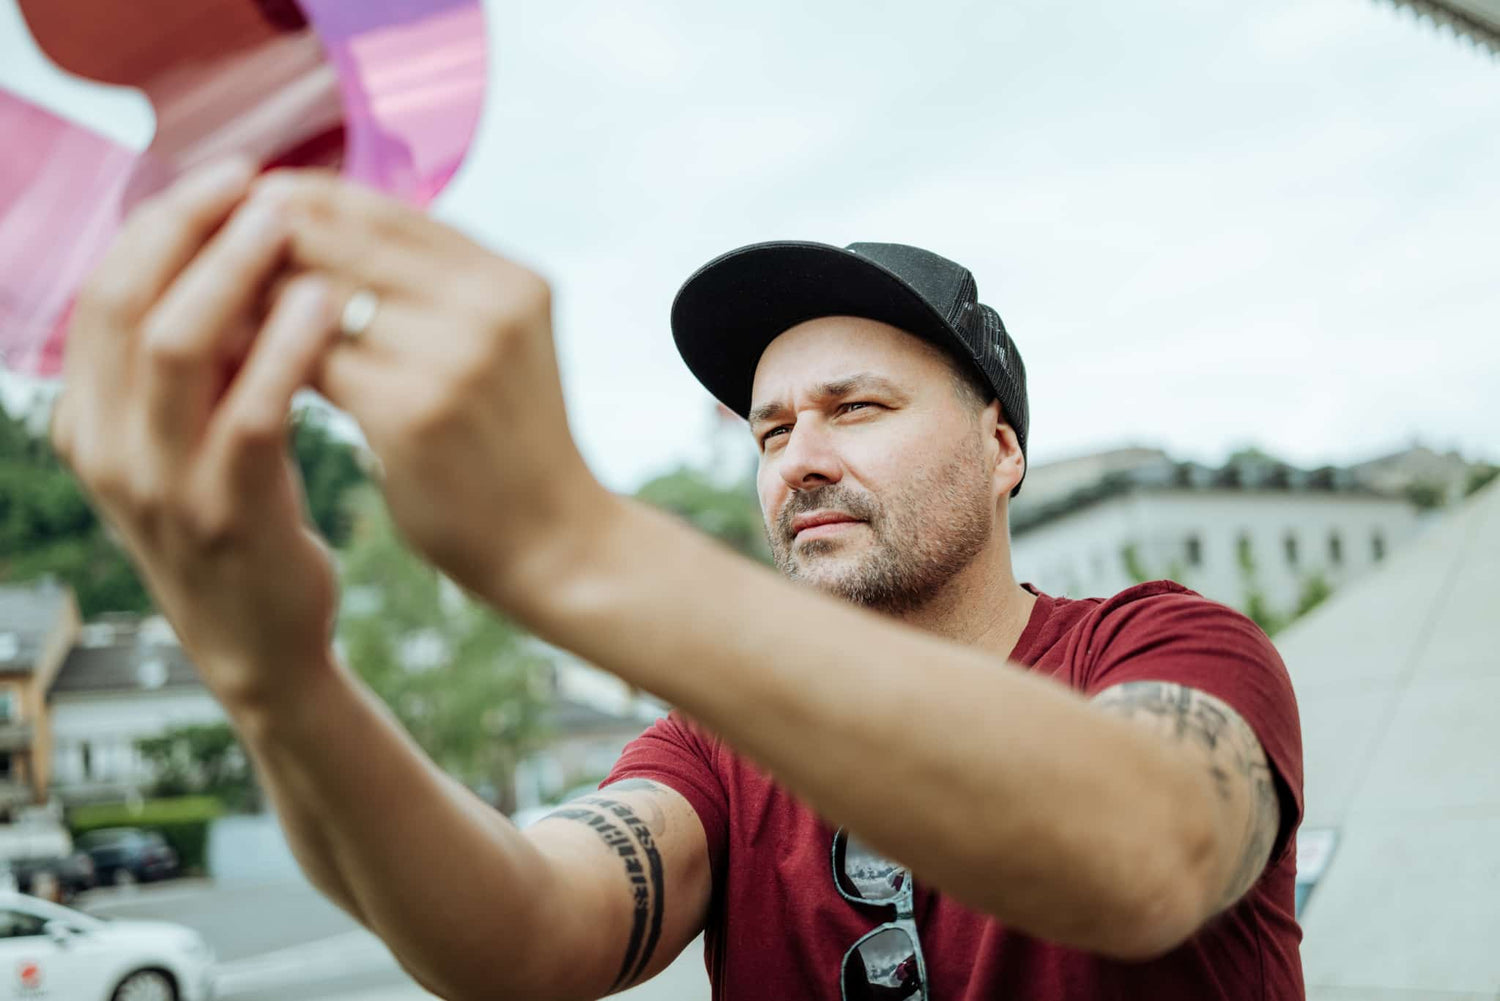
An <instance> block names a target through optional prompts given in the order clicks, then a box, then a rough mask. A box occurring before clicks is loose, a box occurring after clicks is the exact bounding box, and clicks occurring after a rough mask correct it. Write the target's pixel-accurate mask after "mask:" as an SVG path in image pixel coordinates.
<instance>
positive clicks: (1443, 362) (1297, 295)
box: [0, 0, 1500, 489]
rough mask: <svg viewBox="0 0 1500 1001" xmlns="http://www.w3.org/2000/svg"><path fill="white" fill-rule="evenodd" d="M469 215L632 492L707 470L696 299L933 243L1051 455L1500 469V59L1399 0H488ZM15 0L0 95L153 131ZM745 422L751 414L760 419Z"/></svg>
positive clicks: (1037, 453)
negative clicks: (745, 279) (1427, 456)
mask: <svg viewBox="0 0 1500 1001" xmlns="http://www.w3.org/2000/svg"><path fill="white" fill-rule="evenodd" d="M486 6H487V10H488V14H489V22H490V36H491V41H492V74H491V81H490V89H489V95H488V100H487V104H486V108H485V112H484V115H483V119H482V123H481V128H480V131H479V134H478V136H477V138H476V142H475V145H474V148H473V150H472V151H471V153H470V156H469V158H468V161H467V162H466V164H465V166H464V168H463V169H462V170H461V171H460V174H459V176H458V177H457V178H456V179H455V181H454V183H453V184H452V185H451V186H450V187H449V188H448V190H447V191H445V192H444V193H443V195H442V196H440V198H439V200H438V202H437V204H436V205H435V207H434V212H435V214H436V215H437V216H438V217H440V218H441V219H443V220H445V221H447V222H449V223H451V224H453V225H455V226H457V227H459V228H461V229H463V230H465V231H466V232H468V233H470V234H471V235H473V236H475V237H477V238H478V239H480V240H481V241H482V242H484V243H485V244H486V245H487V246H489V247H491V248H493V249H494V250H495V251H496V252H498V253H501V254H504V255H506V256H508V257H512V258H514V259H516V260H519V261H522V262H524V263H526V264H528V265H530V266H532V267H534V268H536V269H537V270H538V271H540V272H541V273H542V274H543V275H545V276H546V277H547V278H548V279H549V280H550V281H551V283H552V285H553V289H554V295H555V301H556V327H557V340H558V351H559V357H560V361H561V365H562V370H563V378H564V389H565V393H566V396H567V399H568V404H569V411H570V419H571V421H572V424H573V430H574V433H575V436H576V437H577V439H578V440H579V443H580V445H581V447H582V450H583V452H584V455H585V456H586V458H588V460H589V462H590V463H591V465H592V466H593V467H594V469H595V471H596V472H597V473H598V474H599V476H600V477H601V479H603V480H604V482H605V483H606V484H607V485H609V486H611V487H614V488H616V489H632V488H634V487H635V486H637V485H638V484H639V483H641V482H642V481H643V480H645V479H647V478H649V477H650V476H651V475H653V474H655V473H659V472H662V471H665V470H667V469H670V468H672V467H673V466H675V465H677V464H679V463H682V462H703V461H705V460H706V459H707V457H708V451H709V449H710V448H711V445H710V442H711V441H712V440H715V439H714V438H713V437H712V436H711V434H712V432H713V430H714V429H715V426H716V418H715V416H714V408H713V406H712V402H711V400H710V399H709V397H708V396H707V394H706V393H705V392H704V391H703V390H702V389H701V388H700V387H699V386H698V385H697V383H696V382H695V381H694V380H693V378H692V376H691V375H690V374H689V373H688V371H687V370H686V368H685V367H684V366H683V365H682V362H681V361H680V359H679V358H678V357H677V354H676V351H675V348H674V347H673V345H672V341H671V335H670V331H669V327H668V311H669V309H670V305H671V301H672V297H673V295H674V294H675V292H676V290H677V288H678V287H679V285H680V284H681V283H682V281H683V280H684V279H685V278H686V277H687V276H688V275H689V274H690V273H691V272H692V271H693V270H694V269H695V268H697V267H698V266H699V265H700V264H702V263H704V262H706V261H707V260H709V259H711V258H712V257H715V256H717V255H718V254H720V253H722V252H723V251H725V250H728V249H731V248H733V247H735V246H739V245H741V244H745V243H750V242H755V241H760V240H768V239H807V240H818V241H822V242H826V243H834V244H845V243H849V242H853V241H889V242H902V243H913V244H917V245H920V246H924V247H927V248H928V249H930V250H933V251H936V252H938V253H940V254H943V255H944V256H947V257H949V258H951V259H953V260H956V261H958V262H960V263H962V264H963V265H964V266H966V267H968V268H969V269H970V270H971V271H972V272H973V273H974V275H975V277H976V279H977V281H978V285H979V292H980V297H981V299H983V300H984V301H985V302H987V303H989V304H990V305H992V306H994V307H995V308H996V309H997V310H998V311H999V313H1000V315H1001V316H1002V317H1003V318H1004V320H1005V323H1006V326H1007V327H1008V329H1009V330H1010V332H1011V334H1012V336H1013V337H1014V338H1015V340H1016V343H1017V345H1018V346H1019V348H1020V350H1021V353H1022V356H1023V358H1024V359H1025V362H1026V366H1027V370H1028V375H1029V381H1030V396H1031V447H1030V451H1031V461H1032V462H1033V464H1037V463H1043V462H1047V461H1049V460H1052V459H1059V458H1065V457H1070V456H1074V455H1079V454H1082V453H1085V452H1089V451H1093V450H1097V449H1102V448H1109V447H1114V446H1119V445H1124V444H1145V445H1155V446H1160V447H1164V448H1167V449H1169V450H1170V451H1172V452H1173V453H1174V454H1176V455H1178V456H1179V457H1182V458H1191V459H1196V460H1199V461H1205V462H1216V461H1220V460H1222V459H1223V458H1224V457H1225V456H1226V455H1227V454H1228V453H1229V452H1231V451H1233V450H1235V449H1237V448H1240V447H1244V446H1247V445H1252V444H1253V445H1257V446H1259V447H1261V448H1263V449H1265V450H1267V451H1269V452H1272V453H1274V454H1277V455H1280V456H1283V457H1284V458H1287V459H1289V460H1291V461H1293V462H1297V463H1300V464H1305V465H1317V464H1323V463H1327V462H1332V463H1344V462H1350V461H1356V460H1359V459H1365V458H1369V457H1372V456H1374V455H1377V454H1381V453H1383V452H1387V451H1394V450H1396V449H1399V448H1403V447H1406V446H1407V445H1410V444H1412V443H1413V442H1414V441H1417V440H1420V441H1422V442H1423V443H1426V444H1428V445H1430V446H1432V447H1436V448H1440V449H1449V448H1457V449H1460V450H1462V451H1464V452H1465V453H1466V454H1468V455H1469V456H1471V457H1477V458H1488V459H1490V460H1492V461H1500V336H1497V335H1500V280H1497V275H1496V262H1500V197H1497V195H1500V190H1497V189H1500V59H1496V58H1494V57H1491V56H1489V55H1487V54H1485V53H1483V52H1482V51H1480V50H1478V49H1476V48H1474V47H1473V46H1471V45H1469V44H1468V43H1466V42H1463V41H1461V40H1458V39H1456V38H1455V37H1454V36H1453V35H1452V34H1451V33H1449V32H1447V31H1445V30H1441V29H1438V28H1436V27H1435V26H1433V25H1432V24H1431V23H1430V22H1425V21H1419V20H1417V19H1416V18H1415V17H1413V16H1412V15H1411V14H1410V13H1408V12H1405V11H1403V10H1400V9H1398V8H1396V7H1395V6H1393V5H1392V4H1391V3H1389V2H1388V0H1259V2H1257V3H1254V4H1250V3H1243V2H1241V3H1230V2H1227V0H1140V2H1132V3H1105V2H1102V0H1098V2H1094V3H1072V4H1057V3H1051V2H1046V0H1013V2H1009V3H1005V4H994V3H978V2H966V0H964V2H960V0H928V2H926V3H923V4H910V3H900V4H898V3H889V2H876V0H859V2H855V0H822V2H820V3H818V4H807V3H804V2H800V0H763V2H761V3H757V4H753V5H707V4H703V3H699V2H693V3H689V2H687V0H637V2H635V3H632V4H629V5H622V4H619V3H606V2H603V0H572V2H570V0H560V2H554V3H548V4H525V5H502V4H499V3H489V4H487V5H486ZM21 31H22V26H21V22H20V20H19V18H18V16H17V14H16V12H15V0H0V85H4V86H9V87H12V88H14V89H16V90H18V91H20V92H22V93H24V94H26V95H27V96H30V97H32V98H33V99H35V100H38V101H40V102H42V103H45V104H48V105H49V106H51V107H53V108H54V109H55V110H58V111H60V112H62V113H64V114H67V115H69V116H70V117H73V118H75V119H76V120H78V121H80V122H82V123H84V124H87V125H90V126H93V127H95V128H98V129H100V130H101V131H105V132H106V133H108V134H110V135H112V136H114V137H115V138H117V139H120V140H121V141H124V142H128V143H130V144H132V145H135V146H144V145H145V144H146V142H148V141H149V137H150V134H151V127H152V126H151V116H150V112H149V108H147V107H146V106H145V105H144V101H143V100H142V99H140V98H139V96H138V95H136V94H133V93H129V92H126V93H112V92H108V91H106V90H105V89H104V88H102V87H96V86H94V85H92V84H86V83H83V82H80V81H74V80H68V79H65V78H63V77H62V75H61V74H60V72H59V71H57V70H55V69H54V68H52V67H51V66H50V65H48V64H46V63H45V62H44V61H43V60H42V59H41V58H40V57H39V56H37V55H36V54H35V53H34V52H33V51H31V50H29V49H28V47H27V43H26V41H25V39H24V37H23V36H22V34H21ZM745 440H746V441H748V432H746V439H745Z"/></svg>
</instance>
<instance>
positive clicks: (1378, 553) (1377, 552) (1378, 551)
mask: <svg viewBox="0 0 1500 1001" xmlns="http://www.w3.org/2000/svg"><path fill="white" fill-rule="evenodd" d="M1370 554H1371V555H1372V556H1374V557H1375V562H1376V563H1379V562H1380V561H1381V560H1383V559H1385V535H1384V534H1383V533H1382V532H1381V531H1380V529H1378V528H1377V529H1375V532H1374V534H1373V535H1371V536H1370Z"/></svg>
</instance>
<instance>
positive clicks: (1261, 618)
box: [1235, 535, 1290, 636]
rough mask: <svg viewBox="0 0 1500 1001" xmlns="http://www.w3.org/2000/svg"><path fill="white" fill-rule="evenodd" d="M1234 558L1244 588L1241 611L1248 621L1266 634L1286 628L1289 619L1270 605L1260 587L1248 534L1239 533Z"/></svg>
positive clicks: (1273, 634)
mask: <svg viewBox="0 0 1500 1001" xmlns="http://www.w3.org/2000/svg"><path fill="white" fill-rule="evenodd" d="M1235 558H1236V559H1237V560H1238V562H1239V565H1240V580H1241V582H1242V583H1243V585H1244V589H1245V607H1244V609H1242V611H1244V613H1245V616H1246V617H1247V618H1249V619H1250V621H1252V622H1254V623H1255V624H1256V625H1257V626H1260V628H1261V630H1262V631H1264V632H1265V634H1266V635H1267V636H1275V635H1276V634H1277V633H1279V632H1280V631H1281V630H1282V629H1284V628H1286V625H1287V622H1288V621H1290V620H1289V619H1288V618H1287V617H1286V616H1285V615H1282V614H1281V613H1279V612H1277V611H1276V610H1275V609H1274V608H1272V607H1271V603H1270V601H1269V600H1268V599H1267V598H1266V593H1265V591H1263V590H1262V589H1261V586H1260V577H1259V575H1258V573H1257V572H1256V566H1255V550H1254V548H1253V547H1252V545H1251V542H1250V536H1248V535H1241V536H1240V537H1239V539H1237V540H1236V542H1235Z"/></svg>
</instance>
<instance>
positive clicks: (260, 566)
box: [52, 163, 336, 701]
mask: <svg viewBox="0 0 1500 1001" xmlns="http://www.w3.org/2000/svg"><path fill="white" fill-rule="evenodd" d="M252 176H253V171H252V169H251V167H250V166H249V165H248V164H241V163H229V164H224V165H220V166H218V167H217V168H208V169H207V170H205V171H202V172H200V173H197V174H194V175H192V176H190V177H188V178H187V179H185V180H183V181H181V182H179V183H178V184H177V185H175V186H174V187H172V188H171V189H169V190H168V191H166V192H164V193H163V194H161V195H159V196H157V197H156V198H154V199H151V200H150V201H148V202H146V203H143V204H142V205H141V206H140V207H139V208H138V209H137V210H136V211H135V212H134V213H133V214H132V215H131V217H130V218H129V219H128V220H127V221H126V224H125V225H124V227H123V228H122V231H121V233H120V234H119V236H118V237H117V238H116V241H115V243H114V245H113V246H112V247H111V249H110V251H109V253H108V254H107V255H106V258H105V260H104V261H103V263H102V264H101V265H100V266H99V268H98V269H97V270H96V271H95V273H94V274H93V275H92V277H91V278H90V280H89V281H88V283H87V284H86V285H85V287H84V288H83V290H82V292H81V294H80V296H79V299H78V304H77V307H76V309H75V312H74V318H73V323H72V328H71V330H70V331H69V334H68V341H67V353H66V356H65V361H64V390H63V393H62V396H61V398H60V400H59V402H58V405H57V409H56V411H55V412H54V416H53V423H52V441H53V445H54V447H55V448H56V450H57V452H58V454H59V455H60V456H61V457H62V458H63V460H64V461H66V462H68V463H69V464H70V465H71V466H72V468H73V470H74V471H75V473H76V474H77V475H78V477H79V479H80V480H81V481H82V483H83V485H84V487H85V488H86V489H87V490H88V491H89V493H90V494H92V496H93V498H94V500H95V502H96V505H97V507H98V508H99V511H100V514H101V515H102V516H103V518H104V519H105V520H106V521H107V522H108V523H109V524H110V525H111V526H112V527H113V528H114V529H115V531H116V532H117V533H118V535H119V536H120V538H121V539H122V540H123V542H124V544H125V546H126V548H127V549H128V550H129V552H130V554H131V556H132V557H133V559H134V560H135V562H136V565H137V566H138V567H139V569H140V570H141V572H142V575H143V577H144V579H145V582H146V584H147V586H148V587H149V589H150V590H151V593H152V595H153V597H154V598H155V600H156V602H157V604H158V606H159V607H160V609H161V610H162V612H164V613H165V614H166V616H167V617H168V619H170V620H171V622H172V623H173V625H174V627H175V628H176V629H177V631H178V634H179V636H180V637H181V639H182V642H183V644H184V646H185V647H186V648H187V650H188V651H189V653H190V654H191V656H192V658H193V660H194V662H195V663H196V664H197V665H198V667H199V669H200V671H202V672H203V674H204V679H205V681H206V682H207V683H208V685H209V687H210V688H212V689H213V690H214V691H215V692H216V694H218V695H219V696H220V697H221V698H224V699H226V701H228V700H232V699H243V698H260V697H264V696H266V695H271V694H282V693H284V692H285V691H286V689H287V687H288V683H289V682H291V681H294V680H295V678H294V677H292V676H291V674H292V672H295V671H297V670H305V669H306V668H307V666H308V665H309V664H313V663H318V662H325V663H326V662H327V661H328V657H329V654H328V650H329V646H330V642H331V629H332V622H333V615H334V608H335V598H336V585H335V578H334V572H333V567H332V564H331V562H330V559H329V554H328V552H327V551H326V549H325V547H324V546H323V544H322V543H321V541H320V540H319V539H318V537H317V536H316V535H315V534H314V533H313V532H312V531H310V530H309V529H308V528H307V527H306V518H305V515H304V510H303V499H302V491H301V484H300V480H299V478H298V474H297V472H296V469H295V467H294V466H293V464H292V462H291V460H290V458H289V456H288V452H287V415H288V412H289V409H290V405H291V399H292V395H293V394H294V393H295V392H296V391H297V389H298V388H299V387H301V386H302V385H304V384H305V382H306V381H307V379H308V376H309V374H310V372H311V371H312V369H313V368H314V366H315V364H316V361H317V359H318V356H319V355H320V354H321V353H322V352H323V350H324V347H325V345H326V342H327V340H329V339H330V338H331V336H332V334H331V330H332V328H333V322H332V309H331V305H330V303H331V300H330V299H329V298H328V290H327V288H326V287H324V286H321V285H320V284H319V283H318V282H317V281H316V280H315V279H309V278H305V277H304V278H300V279H298V280H296V281H293V282H291V283H288V284H286V285H285V286H284V287H283V288H282V290H281V293H280V295H279V296H278V298H277V301H276V304H275V306H274V308H273V309H272V310H271V312H270V314H269V316H265V315H264V314H263V311H262V294H263V292H264V290H265V288H266V284H267V281H268V279H269V278H271V277H272V276H274V275H275V274H276V273H277V271H278V269H279V268H280V266H281V263H282V262H283V260H284V257H285V252H286V246H287V241H288V234H287V227H286V226H285V224H284V216H283V213H282V209H281V207H279V206H277V205H276V204H275V201H274V199H258V200H257V201H256V202H255V203H254V204H242V200H243V199H244V197H245V195H246V194H247V193H248V191H249V187H250V182H251V180H252Z"/></svg>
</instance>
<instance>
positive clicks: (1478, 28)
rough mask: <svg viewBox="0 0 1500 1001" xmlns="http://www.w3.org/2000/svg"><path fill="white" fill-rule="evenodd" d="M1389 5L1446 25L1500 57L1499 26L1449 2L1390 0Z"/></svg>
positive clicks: (1443, 0) (1437, 0) (1440, 0)
mask: <svg viewBox="0 0 1500 1001" xmlns="http://www.w3.org/2000/svg"><path fill="white" fill-rule="evenodd" d="M1391 3H1394V4H1396V5H1397V6H1400V7H1407V8H1410V9H1411V10H1414V11H1416V12H1417V13H1418V14H1419V15H1423V16H1426V17H1427V18H1429V19H1430V20H1431V21H1432V22H1433V23H1434V24H1438V25H1447V26H1448V27H1450V28H1452V29H1453V31H1454V33H1455V34H1458V35H1460V36H1462V37H1464V38H1467V39H1469V40H1470V41H1471V42H1473V43H1474V44H1476V45H1478V46H1480V47H1482V48H1485V49H1488V50H1489V52H1490V54H1491V55H1493V56H1500V24H1495V23H1492V22H1490V21H1487V20H1485V19H1484V18H1482V17H1479V16H1477V15H1475V14H1471V13H1470V12H1469V11H1467V10H1464V9H1463V8H1462V7H1459V6H1458V5H1456V4H1454V3H1452V2H1450V0H1391Z"/></svg>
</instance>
